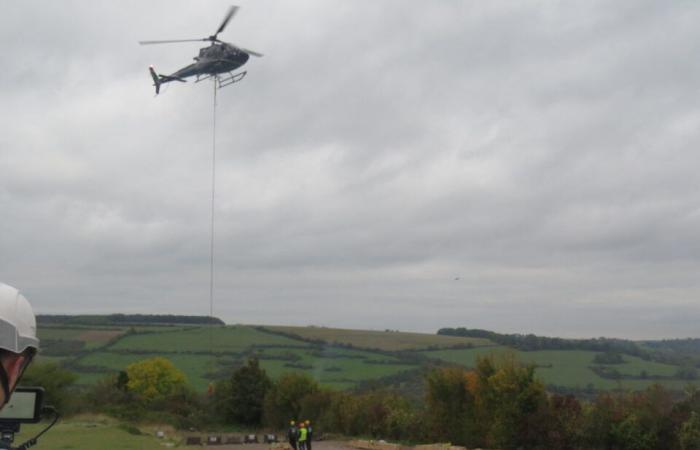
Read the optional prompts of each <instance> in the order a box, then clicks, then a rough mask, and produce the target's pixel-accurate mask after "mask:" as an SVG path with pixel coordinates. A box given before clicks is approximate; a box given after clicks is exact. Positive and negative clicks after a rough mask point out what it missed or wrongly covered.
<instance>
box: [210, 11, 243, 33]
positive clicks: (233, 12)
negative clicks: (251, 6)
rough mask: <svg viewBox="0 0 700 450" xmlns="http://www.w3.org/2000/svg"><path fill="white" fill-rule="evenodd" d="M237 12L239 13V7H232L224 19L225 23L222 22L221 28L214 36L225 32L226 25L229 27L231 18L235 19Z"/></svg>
mask: <svg viewBox="0 0 700 450" xmlns="http://www.w3.org/2000/svg"><path fill="white" fill-rule="evenodd" d="M236 11H238V6H231V7H230V8H229V10H228V12H227V13H226V17H224V21H223V22H221V26H219V29H218V30H216V33H214V36H217V35H218V34H219V33H221V32H222V31H224V28H226V25H228V22H229V21H230V20H231V17H233V16H234V15H235V14H236Z"/></svg>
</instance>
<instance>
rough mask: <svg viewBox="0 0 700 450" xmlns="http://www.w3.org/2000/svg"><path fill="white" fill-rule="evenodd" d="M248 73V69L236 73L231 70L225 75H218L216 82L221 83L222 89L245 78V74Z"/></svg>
mask: <svg viewBox="0 0 700 450" xmlns="http://www.w3.org/2000/svg"><path fill="white" fill-rule="evenodd" d="M247 74H248V72H246V71H243V72H240V73H236V74H233V73H230V72H229V73H228V74H226V75H224V76H221V75H219V76H217V77H216V83H217V84H218V85H219V89H221V88H222V87H226V86H228V85H230V84H233V83H238V82H239V81H241V80H242V79H243V78H245V76H246V75H247Z"/></svg>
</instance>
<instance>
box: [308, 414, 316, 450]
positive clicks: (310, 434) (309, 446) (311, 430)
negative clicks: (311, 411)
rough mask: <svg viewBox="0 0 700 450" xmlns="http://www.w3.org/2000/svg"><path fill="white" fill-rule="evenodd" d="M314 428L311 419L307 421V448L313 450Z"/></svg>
mask: <svg viewBox="0 0 700 450" xmlns="http://www.w3.org/2000/svg"><path fill="white" fill-rule="evenodd" d="M313 436H314V429H313V428H311V421H310V420H307V421H306V450H311V441H312V440H313V439H312V438H313Z"/></svg>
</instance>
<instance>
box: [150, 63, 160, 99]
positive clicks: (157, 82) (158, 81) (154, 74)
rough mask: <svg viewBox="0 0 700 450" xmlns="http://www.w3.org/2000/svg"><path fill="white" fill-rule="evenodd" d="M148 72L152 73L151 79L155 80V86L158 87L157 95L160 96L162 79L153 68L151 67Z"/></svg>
mask: <svg viewBox="0 0 700 450" xmlns="http://www.w3.org/2000/svg"><path fill="white" fill-rule="evenodd" d="M148 71H149V72H151V78H153V86H155V87H156V95H158V94H159V93H160V77H159V76H158V74H157V73H156V71H155V69H154V68H153V66H151V67H149V68H148Z"/></svg>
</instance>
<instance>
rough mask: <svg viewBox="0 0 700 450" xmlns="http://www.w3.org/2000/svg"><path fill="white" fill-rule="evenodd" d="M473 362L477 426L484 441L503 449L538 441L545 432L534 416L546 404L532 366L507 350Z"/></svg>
mask: <svg viewBox="0 0 700 450" xmlns="http://www.w3.org/2000/svg"><path fill="white" fill-rule="evenodd" d="M476 366H477V367H476V380H475V383H474V386H473V389H474V391H473V395H474V403H475V412H476V425H477V427H476V429H478V430H480V433H482V434H483V436H485V439H486V445H487V446H492V447H494V446H495V447H499V448H503V449H514V448H526V449H527V448H535V447H537V446H538V445H541V443H542V441H543V440H544V439H545V434H544V433H543V432H542V430H541V425H542V424H540V423H537V422H536V419H537V417H541V416H542V415H544V413H543V410H545V409H546V408H547V407H548V404H547V394H546V392H545V389H544V386H543V385H542V383H541V382H539V381H537V380H536V379H535V368H534V366H531V365H527V366H525V365H522V364H520V363H519V362H518V361H517V360H516V359H515V357H514V356H513V355H508V354H507V355H503V356H501V357H499V358H496V357H495V356H486V357H483V358H478V359H477V365H476ZM533 431H536V432H533Z"/></svg>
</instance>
